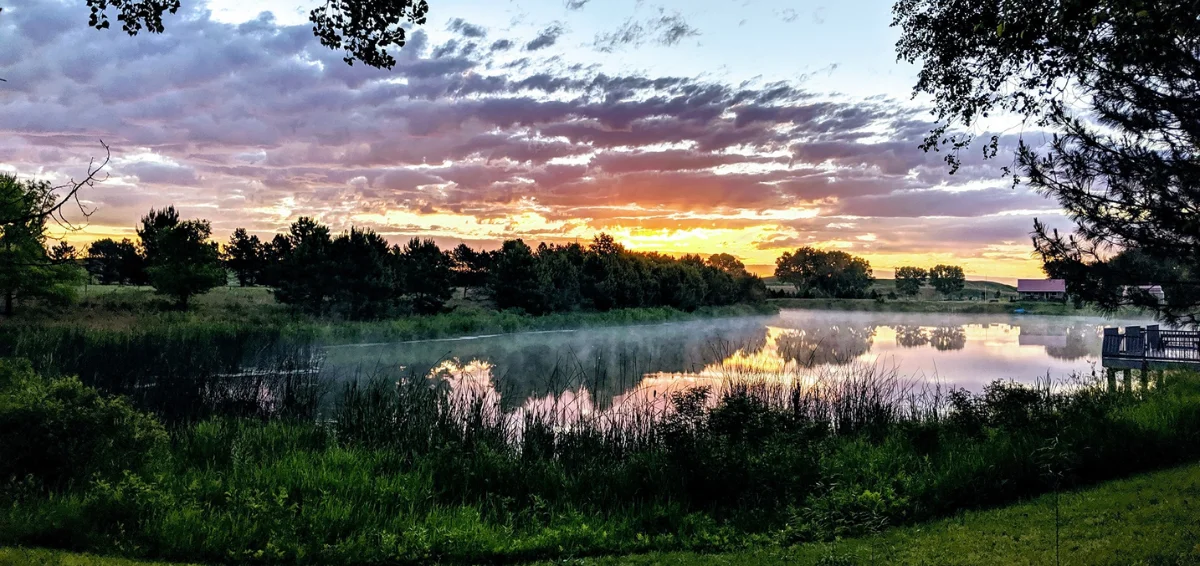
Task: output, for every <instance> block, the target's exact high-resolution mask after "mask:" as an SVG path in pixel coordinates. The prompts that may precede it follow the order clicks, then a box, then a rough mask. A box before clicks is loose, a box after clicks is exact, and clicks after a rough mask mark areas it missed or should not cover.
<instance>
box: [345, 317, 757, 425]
mask: <svg viewBox="0 0 1200 566" xmlns="http://www.w3.org/2000/svg"><path fill="white" fill-rule="evenodd" d="M765 340H766V328H765V327H764V325H763V323H762V321H761V320H755V321H741V322H735V321H729V322H718V323H705V324H694V325H678V326H677V325H663V326H649V327H624V328H604V329H594V330H584V331H579V332H570V333H541V334H516V335H511V336H497V337H492V338H484V339H476V340H459V341H427V342H416V343H407V344H393V345H386V346H376V347H370V348H349V349H334V350H331V353H332V355H331V356H330V358H329V359H328V360H327V365H333V366H340V367H341V368H344V369H343V370H342V371H341V372H340V373H342V374H353V373H354V368H356V367H358V366H367V367H371V366H372V365H383V366H392V367H394V366H396V365H403V366H405V367H406V368H408V369H409V371H410V372H411V373H413V374H415V375H427V374H428V373H429V372H430V370H431V369H432V368H434V367H435V366H437V365H438V364H440V363H441V362H442V361H444V360H447V359H455V360H457V361H458V362H459V363H462V364H465V363H468V362H470V361H474V360H480V361H486V362H488V363H489V364H490V365H491V367H492V369H491V372H492V375H491V377H492V381H493V383H494V384H495V385H496V387H497V389H498V390H499V392H500V399H501V404H502V405H503V406H505V407H506V408H512V407H515V406H518V405H520V404H521V403H523V402H524V401H525V399H527V398H530V397H542V396H546V395H550V394H555V395H557V394H559V393H562V392H563V391H566V390H570V389H577V388H580V387H583V388H586V389H587V390H588V391H590V392H591V393H592V397H593V399H595V401H596V404H597V408H599V409H604V408H606V404H607V403H609V402H611V400H612V398H613V397H615V396H617V395H619V394H622V393H625V392H626V391H628V390H629V389H631V388H633V387H635V386H636V385H638V384H639V383H641V381H642V379H643V378H644V377H645V375H646V374H650V373H659V372H662V373H682V372H697V371H699V370H701V369H703V368H704V367H705V366H707V365H710V364H714V363H717V362H720V361H721V360H724V359H726V358H728V357H729V356H730V355H732V354H733V353H734V352H736V351H737V350H739V349H742V350H745V351H754V352H757V351H761V350H762V349H763V346H764V344H765ZM347 370H348V371H347Z"/></svg>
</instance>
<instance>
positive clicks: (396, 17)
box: [87, 0, 429, 69]
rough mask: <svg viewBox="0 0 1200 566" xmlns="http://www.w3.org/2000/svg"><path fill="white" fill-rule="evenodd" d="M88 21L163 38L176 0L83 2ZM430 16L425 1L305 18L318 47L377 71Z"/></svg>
mask: <svg viewBox="0 0 1200 566" xmlns="http://www.w3.org/2000/svg"><path fill="white" fill-rule="evenodd" d="M87 5H88V8H89V9H90V10H91V17H90V18H89V19H88V25H89V26H91V27H94V28H96V29H108V28H109V26H110V22H109V9H110V8H111V9H112V10H113V12H114V13H115V14H116V18H117V21H118V22H120V23H121V29H122V30H124V31H125V33H128V34H129V35H137V34H138V33H139V32H141V31H143V30H145V31H147V32H151V33H162V32H163V31H164V30H165V29H166V25H165V24H164V23H163V15H164V14H167V13H171V14H174V13H175V12H177V11H178V10H179V8H180V6H181V3H180V0H87ZM428 12H429V4H428V3H427V2H426V0H325V2H324V4H322V5H320V6H318V7H317V8H315V9H313V10H312V11H311V12H309V16H308V19H309V21H311V22H312V24H313V35H315V36H317V39H319V40H320V42H321V45H324V46H325V47H328V48H330V49H341V50H344V51H345V53H346V54H345V56H344V57H343V59H344V60H345V61H346V63H347V64H350V65H353V64H354V62H355V61H361V62H362V63H363V64H365V65H370V66H372V67H378V68H387V69H390V68H392V66H393V65H395V64H396V59H395V57H393V56H392V55H391V54H389V53H388V51H387V48H388V47H391V46H393V45H394V46H396V47H403V46H404V43H405V36H406V33H405V30H404V27H403V26H404V25H405V24H406V23H407V24H416V25H422V24H424V23H425V18H426V15H427V14H428Z"/></svg>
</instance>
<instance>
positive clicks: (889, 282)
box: [763, 277, 1017, 299]
mask: <svg viewBox="0 0 1200 566" xmlns="http://www.w3.org/2000/svg"><path fill="white" fill-rule="evenodd" d="M763 280H764V281H766V283H767V287H769V288H772V289H787V290H789V291H790V290H792V286H791V285H788V284H786V283H780V282H779V280H777V279H775V278H774V277H765V278H763ZM872 289H874V290H875V291H876V292H878V293H879V294H880V295H887V294H888V292H889V291H895V290H896V280H895V279H876V280H875V284H874V285H873V286H872ZM963 290H964V293H971V292H973V293H974V294H976V295H978V294H979V292H980V291H987V294H988V297H987V298H989V299H993V298H995V297H996V291H999V292H1000V297H1001V298H1009V297H1012V296H1016V294H1017V288H1016V287H1013V286H1012V285H1006V284H1004V283H997V282H995V281H977V280H976V281H972V280H970V279H968V280H967V283H966V285H964V286H963ZM916 298H918V299H940V298H941V295H939V294H938V292H937V291H934V290H933V288H932V287H930V286H929V285H928V284H926V285H925V286H924V287H921V292H920V294H918V295H917V297H916Z"/></svg>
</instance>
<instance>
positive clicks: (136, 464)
mask: <svg viewBox="0 0 1200 566" xmlns="http://www.w3.org/2000/svg"><path fill="white" fill-rule="evenodd" d="M166 441H167V433H166V431H165V430H164V429H163V427H162V425H161V424H159V423H158V421H157V420H155V419H154V417H151V416H149V415H146V414H143V413H139V412H137V411H135V410H134V409H133V408H131V407H130V406H129V404H128V403H127V402H126V401H125V400H124V399H120V398H105V397H102V396H101V395H100V394H99V393H97V392H96V390H95V389H92V388H90V387H86V386H84V385H83V384H82V383H80V382H79V380H78V379H76V378H74V377H70V378H61V379H49V378H45V377H41V376H39V375H37V374H35V373H34V372H33V369H32V368H31V367H30V365H29V363H28V362H26V361H24V360H18V361H9V360H0V454H4V458H0V481H28V479H29V478H32V479H33V481H35V482H37V483H38V484H40V486H42V487H44V488H46V489H51V490H56V489H61V488H64V487H67V486H69V485H70V484H72V483H75V482H80V481H86V480H89V479H91V478H92V477H94V476H99V477H103V478H115V477H119V476H120V475H121V472H122V471H123V470H134V471H141V470H143V469H144V468H145V467H146V466H147V465H148V464H150V463H151V462H152V461H154V459H155V458H156V457H158V456H161V455H163V454H164V453H165V448H166Z"/></svg>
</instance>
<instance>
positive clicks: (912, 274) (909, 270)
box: [895, 265, 929, 297]
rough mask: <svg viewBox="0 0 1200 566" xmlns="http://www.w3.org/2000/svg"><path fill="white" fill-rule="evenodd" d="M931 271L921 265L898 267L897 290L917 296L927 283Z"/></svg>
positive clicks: (905, 294)
mask: <svg viewBox="0 0 1200 566" xmlns="http://www.w3.org/2000/svg"><path fill="white" fill-rule="evenodd" d="M928 276H929V273H928V272H927V271H925V269H923V268H920V267H912V266H907V265H906V266H903V267H897V268H896V280H895V281H896V292H897V293H899V294H901V295H904V296H906V297H915V296H916V295H917V293H920V292H921V287H923V286H924V285H925V278H926V277H928Z"/></svg>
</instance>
